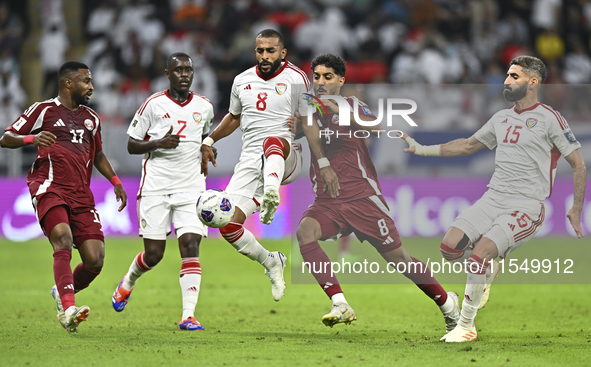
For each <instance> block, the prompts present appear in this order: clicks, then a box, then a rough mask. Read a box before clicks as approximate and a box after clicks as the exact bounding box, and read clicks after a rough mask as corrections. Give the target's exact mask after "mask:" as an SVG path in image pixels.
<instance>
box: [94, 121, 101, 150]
mask: <svg viewBox="0 0 591 367" xmlns="http://www.w3.org/2000/svg"><path fill="white" fill-rule="evenodd" d="M101 130H102V129H101V125H100V124H99V125H98V127H97V129H96V134H95V135H94V154H95V155H96V153H98V152H102V151H103V138H102V134H101Z"/></svg>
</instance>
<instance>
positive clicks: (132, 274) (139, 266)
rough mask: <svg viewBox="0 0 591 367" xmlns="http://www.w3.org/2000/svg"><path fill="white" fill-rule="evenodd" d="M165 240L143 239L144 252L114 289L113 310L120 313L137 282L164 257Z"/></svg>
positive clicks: (133, 262) (134, 260)
mask: <svg viewBox="0 0 591 367" xmlns="http://www.w3.org/2000/svg"><path fill="white" fill-rule="evenodd" d="M165 247H166V240H151V239H147V238H144V251H142V252H140V253H139V254H137V256H136V257H135V259H133V261H132V262H131V265H130V266H129V270H128V271H127V274H125V275H124V276H123V279H121V282H120V283H119V285H118V286H117V288H116V289H115V292H114V293H113V297H112V300H111V301H112V304H113V308H114V309H115V311H117V312H121V311H123V310H124V309H125V307H126V306H127V303H128V302H129V297H130V296H131V292H132V291H133V288H134V287H135V284H136V282H137V280H138V279H139V278H140V277H141V276H142V275H143V274H144V273H145V272H147V271H149V270H152V269H153V268H154V266H156V265H157V264H158V263H159V262H160V260H162V256H164V249H165Z"/></svg>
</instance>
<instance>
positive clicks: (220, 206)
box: [197, 189, 234, 228]
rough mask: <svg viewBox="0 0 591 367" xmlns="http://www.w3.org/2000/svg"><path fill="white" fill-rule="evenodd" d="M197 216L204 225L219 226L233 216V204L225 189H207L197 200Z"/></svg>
mask: <svg viewBox="0 0 591 367" xmlns="http://www.w3.org/2000/svg"><path fill="white" fill-rule="evenodd" d="M197 216H198V217H199V220H200V221H201V223H203V224H205V225H206V226H208V227H212V228H221V227H223V226H225V225H227V224H228V223H230V221H231V220H232V217H234V205H232V202H231V201H230V196H229V195H228V194H226V192H225V191H222V190H218V189H211V190H207V191H205V192H204V193H203V194H202V195H201V196H200V197H199V200H197Z"/></svg>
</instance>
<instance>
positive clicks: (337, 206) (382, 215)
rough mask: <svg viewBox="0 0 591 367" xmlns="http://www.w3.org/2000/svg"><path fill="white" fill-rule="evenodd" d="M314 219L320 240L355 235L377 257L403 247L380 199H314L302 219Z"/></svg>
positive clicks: (374, 197)
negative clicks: (368, 244)
mask: <svg viewBox="0 0 591 367" xmlns="http://www.w3.org/2000/svg"><path fill="white" fill-rule="evenodd" d="M306 217H307V218H314V219H315V220H316V221H318V223H319V224H320V228H321V230H322V238H320V239H321V240H327V239H330V238H332V237H334V236H336V235H337V234H341V235H342V236H347V235H349V234H351V233H355V236H357V238H358V239H359V241H361V242H363V241H368V242H369V243H370V244H371V245H372V246H373V247H375V248H376V250H378V252H380V253H384V252H389V251H392V250H395V249H397V248H399V247H400V246H402V243H401V241H400V235H399V234H398V230H397V229H396V225H395V224H394V220H392V217H391V216H390V213H389V211H388V206H387V205H386V202H385V201H384V198H383V197H382V196H372V197H369V198H363V199H359V200H355V201H349V202H340V201H339V200H338V199H337V200H334V199H326V200H323V199H317V200H316V201H314V204H312V206H311V207H309V208H308V210H306V212H305V213H304V215H303V216H302V219H303V218H306Z"/></svg>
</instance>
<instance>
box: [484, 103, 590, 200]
mask: <svg viewBox="0 0 591 367" xmlns="http://www.w3.org/2000/svg"><path fill="white" fill-rule="evenodd" d="M474 137H476V139H478V140H479V141H480V142H482V143H483V144H484V145H486V146H487V147H488V148H489V149H493V148H494V147H495V146H496V147H497V151H496V155H495V172H494V174H493V176H492V178H491V180H490V183H489V184H488V187H489V188H490V189H492V190H494V191H497V192H500V193H504V194H507V195H514V196H520V197H527V198H530V199H535V200H538V201H543V200H544V199H545V198H547V197H550V195H551V194H552V185H553V184H554V178H555V173H556V166H557V164H558V158H560V155H563V156H567V155H569V154H571V153H572V152H574V151H575V150H577V149H579V148H580V147H581V144H580V143H579V142H578V141H577V139H576V138H575V136H574V135H573V133H572V131H571V129H570V128H569V126H568V124H567V122H566V120H565V119H564V117H562V115H561V114H560V112H558V111H555V110H553V109H552V108H551V107H550V106H548V105H545V104H542V103H536V104H535V105H534V106H532V107H530V108H527V109H524V110H521V111H516V110H515V106H512V107H511V108H508V109H505V110H501V111H499V112H497V113H496V114H494V115H493V116H492V117H491V118H490V120H488V122H487V123H486V124H485V125H484V126H483V127H482V128H481V129H480V130H478V131H477V132H476V133H475V134H474Z"/></svg>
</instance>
